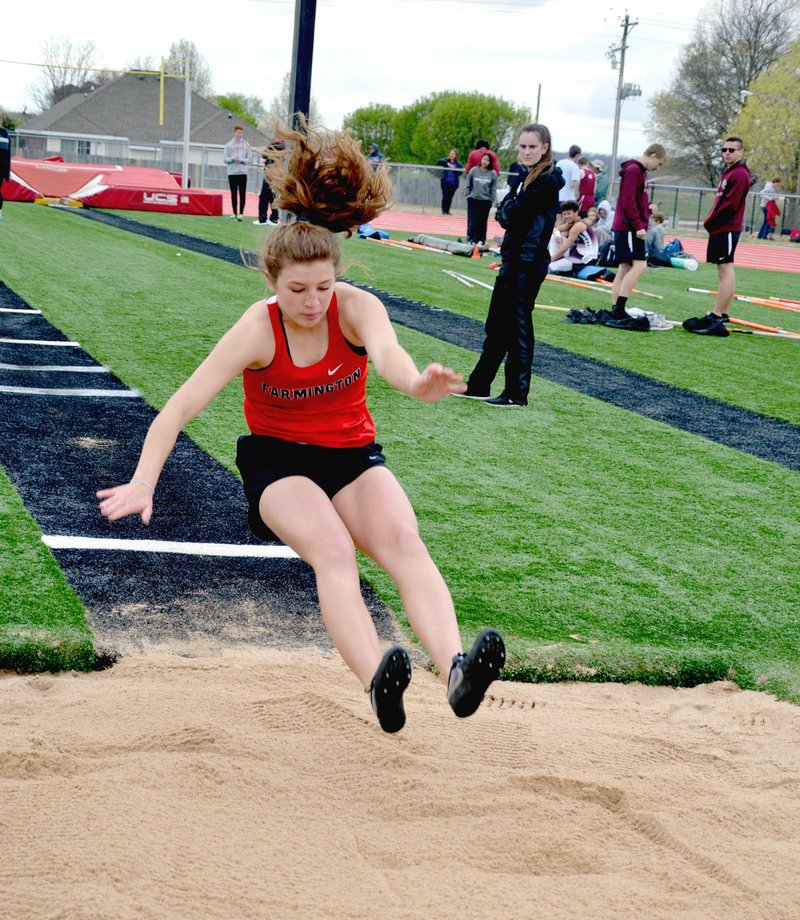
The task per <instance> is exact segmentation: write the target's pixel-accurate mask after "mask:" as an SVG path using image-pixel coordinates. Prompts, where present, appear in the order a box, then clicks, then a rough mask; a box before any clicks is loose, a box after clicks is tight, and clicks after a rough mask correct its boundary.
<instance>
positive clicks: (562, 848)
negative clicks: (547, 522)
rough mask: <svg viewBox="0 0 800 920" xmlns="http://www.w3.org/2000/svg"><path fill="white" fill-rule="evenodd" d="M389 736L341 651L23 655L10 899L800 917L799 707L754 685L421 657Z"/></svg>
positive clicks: (276, 910)
mask: <svg viewBox="0 0 800 920" xmlns="http://www.w3.org/2000/svg"><path fill="white" fill-rule="evenodd" d="M406 698H407V711H408V716H409V718H408V724H407V726H406V728H405V729H404V730H403V731H402V732H401V733H400V734H399V735H394V736H387V735H384V734H383V733H382V732H381V731H380V729H379V728H378V726H377V723H376V722H375V720H374V718H373V717H372V715H371V713H370V711H369V710H368V705H367V701H366V698H365V696H364V694H363V692H362V691H361V689H360V687H359V686H358V685H357V683H356V682H355V680H354V679H353V678H352V677H351V675H350V674H349V672H347V671H346V669H345V667H344V666H343V665H342V663H341V662H340V661H339V659H338V658H337V657H335V656H333V655H331V656H325V655H322V654H320V653H319V652H318V651H309V652H308V653H305V652H300V653H298V652H293V653H286V652H257V653H253V654H250V655H241V654H231V655H226V656H224V657H214V658H210V657H206V658H204V657H199V658H177V657H170V656H167V655H164V656H156V655H154V656H151V657H146V658H138V659H137V658H129V659H124V660H122V661H121V662H120V663H119V664H118V665H116V666H115V667H114V668H112V669H110V670H108V671H105V672H100V673H95V674H89V675H83V674H81V675H78V674H62V675H57V676H56V675H38V676H19V675H4V676H2V677H0V738H1V739H2V744H1V745H0V801H2V808H1V809H0V826H1V827H2V844H1V845H0V849H1V850H2V858H1V859H0V866H1V867H2V869H1V871H0V917H2V918H14V920H19V918H26V920H33V918H62V917H63V918H70V920H78V918H91V920H97V918H114V920H124V918H128V917H131V918H133V917H136V918H142V917H145V918H160V920H171V918H176V920H178V918H180V920H186V918H200V917H202V918H206V920H210V918H216V917H219V918H225V920H229V918H254V917H259V918H261V917H263V918H274V920H282V918H292V920H294V918H297V920H323V918H336V920H344V918H370V920H371V918H377V917H380V918H382V920H394V918H397V920H401V918H403V920H405V918H409V920H410V918H430V917H450V916H455V915H456V912H455V911H454V908H453V905H454V903H455V902H460V903H461V904H462V905H463V911H462V912H460V913H459V914H458V916H461V917H464V918H469V920H489V918H498V920H501V918H502V920H506V918H512V917H514V918H540V917H548V918H558V917H564V918H567V917H570V918H574V917H593V918H606V917H609V918H610V917H620V918H622V917H624V918H631V917H636V918H645V917H647V918H649V917H663V918H676V917H680V918H683V917H697V918H704V920H709V918H723V917H726V918H727V917H748V918H752V917H770V918H789V917H798V916H800V895H798V883H797V879H798V877H800V843H798V840H799V839H800V838H798V826H800V759H799V758H798V751H799V750H800V709H798V708H797V707H794V706H791V705H789V704H785V703H779V702H776V701H775V700H774V699H773V698H771V697H768V696H766V695H763V694H758V693H749V692H741V691H739V690H738V689H736V688H735V687H734V686H733V685H730V684H714V685H710V686H706V687H699V688H695V689H691V690H688V689H681V690H674V689H667V688H652V687H642V686H638V685H634V686H621V685H590V684H571V685H523V684H514V683H501V684H494V685H493V688H492V689H491V690H490V697H489V698H488V699H487V702H486V704H485V705H484V707H483V708H482V709H481V710H480V712H479V713H478V714H477V715H476V716H475V717H474V718H472V719H470V720H466V721H463V722H460V721H458V720H456V719H455V718H454V717H453V716H452V715H451V713H450V711H449V708H448V707H447V705H446V703H445V701H444V695H443V691H442V687H441V685H440V684H439V682H438V681H437V680H436V678H435V677H434V676H433V675H431V674H430V673H429V672H427V671H425V670H423V669H422V668H416V669H415V674H414V680H413V681H412V683H411V687H410V689H409V692H408V694H407V697H406Z"/></svg>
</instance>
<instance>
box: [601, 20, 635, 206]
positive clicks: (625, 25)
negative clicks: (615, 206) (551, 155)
mask: <svg viewBox="0 0 800 920" xmlns="http://www.w3.org/2000/svg"><path fill="white" fill-rule="evenodd" d="M635 25H636V23H635V22H634V23H633V25H631V21H630V17H629V16H628V14H627V12H626V13H625V18H624V19H623V20H622V44H621V45H620V47H619V80H617V100H616V103H615V105H614V136H613V138H612V142H611V165H610V166H609V169H608V192H609V197H611V195H612V194H613V192H614V180H615V178H616V175H617V146H618V143H619V116H620V110H621V109H622V84H623V82H624V80H625V51H626V49H627V47H628V32H630V30H631V29H632V28H633V26H635Z"/></svg>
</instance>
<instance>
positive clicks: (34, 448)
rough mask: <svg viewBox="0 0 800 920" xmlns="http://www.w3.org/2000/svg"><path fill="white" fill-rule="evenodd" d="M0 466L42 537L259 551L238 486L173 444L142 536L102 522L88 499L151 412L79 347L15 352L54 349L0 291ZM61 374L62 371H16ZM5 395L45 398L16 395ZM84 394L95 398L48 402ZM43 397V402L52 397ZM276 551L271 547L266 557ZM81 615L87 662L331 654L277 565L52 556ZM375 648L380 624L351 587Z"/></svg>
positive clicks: (115, 471)
mask: <svg viewBox="0 0 800 920" xmlns="http://www.w3.org/2000/svg"><path fill="white" fill-rule="evenodd" d="M0 307H2V308H5V309H6V310H8V309H18V310H26V312H24V313H9V312H0V339H14V340H15V342H13V343H8V342H2V341H0V462H2V464H3V466H4V467H5V470H6V472H7V474H8V476H9V478H10V479H11V481H12V482H13V484H14V486H15V488H16V489H17V491H18V492H19V494H20V496H21V497H22V500H23V502H24V503H25V505H26V507H27V509H28V511H29V513H30V514H31V515H32V517H33V518H34V519H35V521H36V523H37V524H38V525H39V527H40V528H41V530H42V533H43V534H44V535H45V536H46V537H51V536H56V537H63V536H67V537H81V538H87V537H88V538H115V539H120V540H142V539H145V540H156V541H181V542H188V543H214V544H235V545H238V546H253V547H265V546H269V545H270V544H264V543H262V542H260V541H259V540H257V539H256V538H255V537H253V536H252V535H251V534H250V531H249V529H248V528H247V524H246V520H245V514H246V503H245V501H244V496H243V493H242V488H241V484H240V483H239V480H238V479H237V478H236V477H235V476H234V475H233V474H232V473H230V472H229V471H228V470H226V469H225V468H224V467H223V466H222V465H221V464H220V463H218V462H217V461H216V460H214V459H213V458H211V457H210V456H209V455H208V454H206V453H205V452H204V451H203V450H202V449H201V448H199V447H198V446H197V445H196V444H195V443H194V442H193V441H191V440H190V439H189V438H188V437H186V436H185V435H181V436H180V438H179V440H178V443H177V445H176V448H175V451H174V453H173V454H172V455H171V456H170V458H169V460H168V461H167V464H166V466H165V468H164V473H163V476H162V479H161V481H160V483H159V488H158V495H157V499H156V508H155V514H154V515H153V520H152V522H151V524H150V525H149V527H144V526H143V525H142V524H141V522H140V521H139V520H138V518H135V519H129V520H123V521H118V522H115V523H113V524H112V523H109V522H108V521H106V520H105V519H104V518H102V517H101V516H100V514H99V512H98V510H97V500H96V499H95V497H94V493H95V491H96V490H97V489H98V488H101V487H102V486H104V485H114V484H116V483H118V482H120V481H125V480H126V479H127V478H128V477H129V476H130V475H131V472H132V470H133V469H134V468H135V466H136V461H137V459H138V453H139V449H140V447H141V443H142V440H143V438H144V435H145V433H146V431H147V428H148V427H149V425H150V422H151V421H152V419H153V417H154V415H155V412H154V410H153V409H152V408H151V407H150V406H148V405H147V404H146V403H145V402H144V400H143V399H142V398H141V397H139V396H136V395H134V396H131V395H127V396H120V395H114V394H122V393H126V392H127V393H129V392H130V391H129V390H128V388H127V387H126V385H125V384H124V383H123V382H122V381H120V380H119V379H118V378H117V377H115V376H114V375H113V374H111V373H96V372H95V371H96V370H97V369H98V364H97V362H96V361H94V360H93V359H92V357H91V356H90V355H88V354H86V352H84V351H82V350H81V349H80V348H79V347H72V346H59V345H51V344H41V345H38V344H34V345H23V344H21V342H22V340H35V341H36V342H40V341H41V342H43V343H44V342H45V341H51V342H59V341H61V342H66V341H67V339H66V337H65V336H64V335H63V334H62V333H61V332H59V330H57V329H56V328H54V327H53V326H52V325H51V324H50V323H48V322H47V321H46V320H45V319H44V318H43V317H42V316H41V315H38V314H37V313H36V312H35V311H33V310H31V309H30V308H29V306H28V304H27V303H26V302H25V301H23V300H21V298H19V297H18V296H17V295H16V294H15V293H14V292H13V291H11V290H10V289H9V288H7V287H6V286H5V285H3V284H2V282H0ZM34 365H35V366H38V367H54V366H58V367H61V366H67V367H69V368H74V370H67V371H61V370H59V371H47V370H18V369H17V368H19V367H20V366H25V367H31V366H34ZM12 388H28V389H32V390H40V389H41V390H45V392H41V393H39V392H32V393H31V392H19V391H18V390H17V389H12ZM58 390H84V391H85V390H93V391H100V392H99V393H97V395H81V396H77V395H70V394H67V393H65V394H64V395H59V393H58V392H57V391H58ZM53 391H56V392H53ZM272 545H273V546H278V544H272ZM53 552H54V554H55V557H56V559H57V560H58V562H59V564H60V566H61V567H62V569H63V570H64V572H65V573H66V576H67V578H68V580H69V582H70V584H71V585H72V586H73V588H74V589H75V591H76V592H77V594H78V596H79V597H80V598H81V600H82V602H83V604H84V606H85V607H86V611H87V617H88V620H89V625H90V626H91V628H92V630H93V631H94V634H95V640H96V646H97V648H98V650H99V651H101V652H103V653H105V654H108V655H112V656H113V655H118V654H125V653H127V652H131V651H142V650H147V649H152V650H155V649H158V648H163V649H165V650H168V651H169V652H171V653H177V654H181V653H182V652H183V653H185V654H197V653H198V652H202V651H203V650H209V651H212V650H215V649H219V648H220V647H221V646H235V645H241V646H251V647H252V646H261V647H269V646H272V647H276V646H279V647H281V648H302V647H306V646H312V645H313V646H319V647H323V648H326V649H327V648H330V647H331V643H330V640H329V638H328V636H327V633H326V632H325V630H324V627H323V626H322V622H321V618H320V616H319V611H318V607H317V595H316V588H315V585H314V578H313V573H312V572H311V569H310V568H309V567H308V566H307V565H306V564H305V563H303V562H301V561H300V560H298V559H296V558H293V559H286V558H231V557H224V556H218V555H188V554H183V553H181V554H173V553H164V552H131V551H125V552H121V551H119V550H117V549H73V548H67V549H63V548H62V549H54V550H53ZM363 593H364V596H365V599H366V601H367V604H368V606H369V608H370V611H371V613H372V615H373V619H374V620H375V623H376V626H377V628H378V632H379V635H380V636H381V638H382V639H384V640H386V641H390V640H391V639H392V638H393V637H394V626H393V622H392V619H391V616H390V614H389V612H388V611H387V610H386V608H385V607H384V606H383V605H382V604H381V603H380V602H379V601H378V600H377V598H375V597H374V596H373V595H372V594H371V593H370V592H369V590H368V589H367V588H366V587H364V588H363Z"/></svg>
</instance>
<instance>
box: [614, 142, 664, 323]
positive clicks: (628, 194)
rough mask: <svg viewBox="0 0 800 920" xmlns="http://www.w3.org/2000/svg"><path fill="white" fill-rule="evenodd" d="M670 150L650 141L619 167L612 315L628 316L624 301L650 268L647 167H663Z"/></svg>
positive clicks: (615, 316) (649, 168)
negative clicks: (642, 151) (648, 265)
mask: <svg viewBox="0 0 800 920" xmlns="http://www.w3.org/2000/svg"><path fill="white" fill-rule="evenodd" d="M666 160H667V152H666V150H664V148H663V147H662V146H661V144H650V146H649V147H648V148H647V150H645V152H644V153H643V154H642V155H641V156H640V157H638V158H637V159H635V160H625V162H624V163H623V164H622V165H621V166H620V168H619V175H620V183H619V196H618V198H617V207H616V210H615V212H614V223H613V224H612V226H611V229H612V230H613V232H614V248H615V250H616V258H617V262H618V263H619V269H618V270H617V275H616V277H615V278H614V284H613V285H612V288H611V303H612V304H613V306H612V311H611V315H612V317H613V318H614V319H625V317H626V316H627V314H626V312H625V305H626V304H627V302H628V297H629V296H630V294H631V291H632V290H633V289H634V287H635V286H636V282H637V281H638V280H639V276H640V275H641V274H642V272H643V271H644V270H645V269H646V268H647V251H646V246H645V239H646V238H647V226H648V224H649V222H650V202H649V200H648V197H647V171H648V170H656V169H661V167H662V166H663V165H664V163H665V162H666Z"/></svg>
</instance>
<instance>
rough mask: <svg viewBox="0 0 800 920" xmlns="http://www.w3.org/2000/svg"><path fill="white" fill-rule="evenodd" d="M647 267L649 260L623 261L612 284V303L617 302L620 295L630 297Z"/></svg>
mask: <svg viewBox="0 0 800 920" xmlns="http://www.w3.org/2000/svg"><path fill="white" fill-rule="evenodd" d="M646 268H647V262H646V261H643V260H641V259H636V260H635V261H634V262H633V264H631V263H630V262H623V263H622V265H620V267H619V270H618V271H617V276H616V278H615V279H614V284H613V285H612V286H611V303H612V304H614V303H616V302H617V298H618V297H630V295H631V292H632V291H633V289H634V288H635V287H636V282H637V281H638V280H639V278H641V276H642V272H643V271H644V270H645V269H646Z"/></svg>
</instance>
